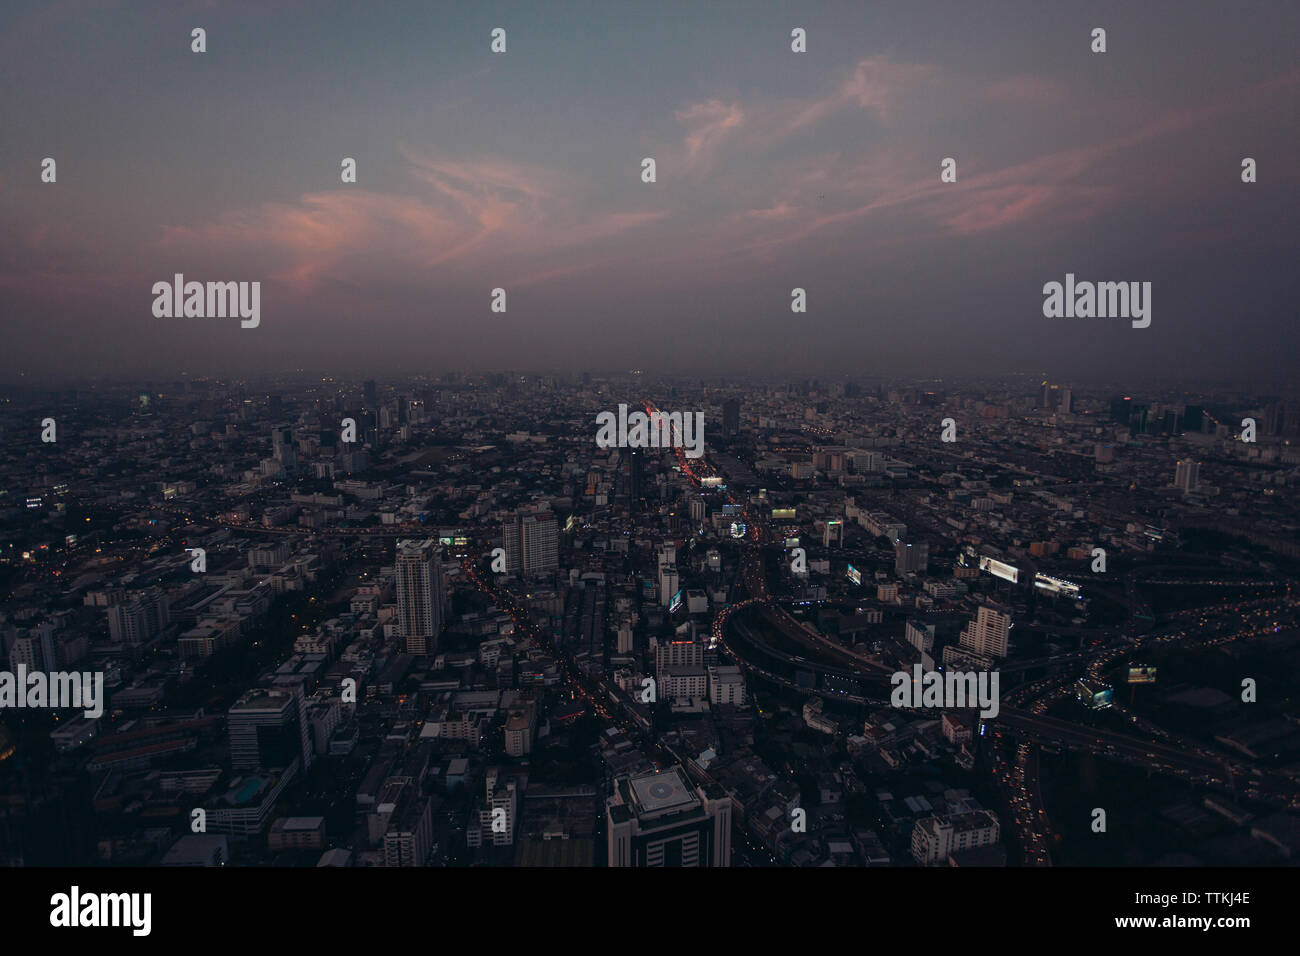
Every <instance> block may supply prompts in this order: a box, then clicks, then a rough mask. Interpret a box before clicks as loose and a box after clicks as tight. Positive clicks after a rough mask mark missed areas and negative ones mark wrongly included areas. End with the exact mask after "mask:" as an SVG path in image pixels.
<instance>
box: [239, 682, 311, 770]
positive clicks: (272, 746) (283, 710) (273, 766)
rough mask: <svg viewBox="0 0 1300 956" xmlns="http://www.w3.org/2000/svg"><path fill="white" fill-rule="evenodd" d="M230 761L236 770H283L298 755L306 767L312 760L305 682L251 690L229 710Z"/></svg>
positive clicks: (304, 768)
mask: <svg viewBox="0 0 1300 956" xmlns="http://www.w3.org/2000/svg"><path fill="white" fill-rule="evenodd" d="M226 729H227V732H228V733H229V737H230V765H231V767H232V768H234V769H235V770H280V769H285V768H287V767H289V766H291V765H292V764H293V763H294V761H295V759H297V760H299V761H300V764H299V766H300V767H301V769H302V770H303V771H306V770H307V769H309V768H310V767H311V764H312V757H313V754H312V743H311V734H310V731H309V728H308V726H307V703H306V700H305V699H304V698H303V694H302V687H301V686H291V687H277V688H274V689H272V688H265V687H259V688H256V689H254V690H250V691H248V692H247V693H246V694H244V695H243V696H242V697H240V698H239V700H237V701H235V702H234V703H233V704H231V705H230V710H229V711H228V712H227V714H226Z"/></svg>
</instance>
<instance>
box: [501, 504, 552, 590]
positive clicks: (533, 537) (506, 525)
mask: <svg viewBox="0 0 1300 956" xmlns="http://www.w3.org/2000/svg"><path fill="white" fill-rule="evenodd" d="M501 540H502V546H503V547H504V548H505V552H506V571H507V572H508V573H510V574H519V575H522V576H523V577H526V578H529V577H538V576H541V575H544V574H547V573H548V572H552V571H554V570H555V569H556V568H558V567H559V566H560V530H559V527H558V525H557V524H556V521H555V515H554V513H552V512H551V511H548V510H545V509H537V510H532V511H528V510H521V511H516V512H513V513H511V514H508V515H506V516H505V518H504V519H503V520H502V522H501Z"/></svg>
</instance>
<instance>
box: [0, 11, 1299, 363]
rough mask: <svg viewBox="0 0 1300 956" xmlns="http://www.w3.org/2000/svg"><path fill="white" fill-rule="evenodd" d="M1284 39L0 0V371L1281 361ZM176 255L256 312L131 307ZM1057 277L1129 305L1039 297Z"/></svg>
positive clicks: (984, 21) (1292, 297)
mask: <svg viewBox="0 0 1300 956" xmlns="http://www.w3.org/2000/svg"><path fill="white" fill-rule="evenodd" d="M195 27H202V28H203V29H204V30H205V31H206V44H207V50H206V52H204V53H195V52H192V51H191V30H192V29H193V28H195ZM498 27H500V28H502V29H504V30H505V31H506V52H505V53H500V54H497V53H493V52H492V51H491V49H490V45H491V39H492V38H491V32H492V30H493V29H494V28H498ZM796 27H799V28H802V29H804V30H806V34H807V52H805V53H795V52H792V50H791V31H792V30H793V29H794V28H796ZM1096 27H1102V28H1104V29H1105V30H1106V47H1107V49H1106V52H1105V53H1094V52H1092V49H1091V47H1092V44H1093V40H1092V31H1093V29H1094V28H1096ZM1297 40H1300V5H1297V4H1295V3H1292V2H1283V0H1279V2H1258V0H1244V2H1240V3H1238V2H1234V3H1231V4H1226V3H1201V2H1179V3H1170V2H1143V3H1140V4H1135V3H1131V2H1120V3H1069V4H1045V3H1042V2H1040V0H1031V2H1024V3H1021V2H1014V3H1013V2H996V0H994V2H988V3H985V2H980V3H970V2H964V0H963V2H956V3H929V2H920V0H918V2H870V3H867V2H863V0H858V2H850V3H830V2H826V3H815V2H803V3H773V2H761V0H750V2H743V3H721V2H711V0H692V2H679V0H659V2H655V3H649V2H637V3H631V2H623V0H602V2H585V3H578V2H553V0H547V2H535V0H532V2H527V3H493V2H476V3H438V2H428V0H425V2H420V3H383V2H378V0H377V2H375V3H364V4H363V3H352V4H343V3H333V2H325V0H312V2H278V0H259V2H256V3H243V2H240V3H226V2H200V3H187V2H166V3H146V2H122V3H112V2H93V0H85V2H77V3H67V2H54V3H43V4H30V5H28V4H25V3H20V2H12V0H11V2H8V3H5V4H3V5H2V7H0V130H2V132H0V225H2V227H3V228H0V334H2V335H3V343H4V347H3V348H2V349H0V382H8V383H14V382H24V383H27V384H35V383H38V382H45V381H49V382H57V381H63V380H70V379H75V378H99V377H108V378H129V377H132V376H138V377H140V378H143V379H149V378H172V377H177V376H179V375H180V374H181V373H185V374H189V375H203V374H220V375H230V374H242V373H247V374H250V375H251V374H257V373H263V372H269V371H277V370H297V369H303V370H305V371H308V372H313V373H314V372H316V371H319V372H321V373H322V374H330V375H350V374H355V375H366V376H372V375H380V376H383V375H392V376H397V375H401V374H406V373H412V372H440V371H448V370H463V371H481V370H485V369H520V370H529V371H533V370H536V371H543V370H571V371H581V370H626V369H632V368H641V369H644V370H646V371H648V372H681V373H686V374H690V375H696V374H698V375H700V376H702V377H708V376H710V375H719V376H735V375H740V374H744V373H746V372H755V373H760V374H763V375H773V374H775V375H778V376H780V375H782V374H785V373H789V374H791V375H796V374H807V375H825V376H837V375H844V376H854V375H859V376H876V375H888V374H902V375H918V376H927V377H931V376H940V377H941V376H944V375H958V374H963V373H971V372H979V373H982V374H983V373H992V374H996V373H999V372H1002V371H1014V372H1039V371H1041V372H1043V373H1044V374H1046V375H1048V376H1050V377H1051V378H1052V379H1053V380H1062V381H1066V380H1078V381H1086V380H1089V379H1101V378H1105V379H1107V380H1111V378H1113V377H1115V376H1119V377H1127V378H1129V379H1141V378H1142V377H1144V376H1153V377H1161V378H1169V377H1170V376H1186V377H1188V378H1189V380H1190V379H1192V378H1195V377H1206V378H1222V379H1231V380H1234V381H1252V380H1256V379H1258V380H1259V381H1261V382H1276V381H1284V380H1288V379H1289V378H1290V376H1292V374H1293V373H1292V369H1293V367H1294V365H1295V357H1296V354H1297V340H1298V339H1300V331H1297V328H1298V324H1297V318H1298V316H1297V309H1296V301H1297V297H1298V293H1300V279H1298V278H1297V274H1298V272H1300V270H1297V268H1296V264H1297V261H1298V259H1300V256H1297V252H1298V251H1300V250H1298V248H1297V235H1300V231H1298V227H1300V214H1298V210H1300V202H1298V200H1300V192H1298V191H1297V170H1298V168H1300V164H1298V163H1297V157H1300V125H1298V122H1297V118H1298V114H1297V103H1298V102H1300V62H1298V61H1297V57H1296V50H1297V48H1298V44H1297ZM45 157H51V158H54V159H55V161H56V163H57V166H56V170H57V181H56V182H54V183H45V182H42V181H41V166H42V160H43V159H44V158H45ZM345 157H350V158H353V159H355V160H356V164H357V181H356V182H355V183H344V182H342V181H341V176H340V170H341V166H340V164H341V162H342V161H343V159H344V158H345ZM645 157H652V158H654V160H655V163H656V174H657V181H656V182H654V183H645V182H642V176H641V171H642V159H643V158H645ZM946 157H951V158H953V159H955V160H956V175H957V180H956V182H950V183H945V182H941V180H940V162H941V160H943V159H944V158H946ZM1244 157H1251V158H1253V159H1255V161H1256V164H1257V181H1256V182H1254V183H1243V182H1242V181H1241V163H1242V159H1243V158H1244ZM178 272H179V273H182V274H183V275H184V276H185V277H186V280H187V281H189V280H195V281H200V282H206V281H258V282H260V283H261V320H260V324H259V326H258V327H257V328H248V329H246V328H241V327H240V323H239V320H238V319H230V318H215V317H211V318H194V317H191V318H157V317H155V316H154V314H153V309H152V306H153V301H154V296H153V294H152V291H151V290H152V287H153V284H154V283H155V282H159V281H167V282H170V281H171V279H172V277H173V275H174V274H175V273H178ZM1067 273H1073V274H1074V275H1075V276H1076V278H1077V279H1078V280H1080V281H1082V280H1091V281H1099V282H1100V281H1139V282H1150V283H1151V284H1152V295H1151V319H1152V321H1151V325H1150V327H1148V328H1144V329H1135V328H1132V327H1131V324H1130V323H1129V322H1128V321H1126V320H1124V319H1122V318H1121V319H1116V318H1110V319H1097V318H1093V319H1087V318H1047V317H1045V316H1044V315H1043V301H1044V293H1043V286H1044V284H1045V283H1048V282H1053V281H1056V282H1064V281H1065V276H1066V274H1067ZM796 287H798V288H803V289H805V290H806V296H807V312H806V313H802V314H795V313H793V312H792V311H791V290H792V289H794V288H796ZM495 288H503V289H505V290H506V311H505V312H504V313H499V312H496V313H494V312H493V311H492V310H491V302H492V290H493V289H495Z"/></svg>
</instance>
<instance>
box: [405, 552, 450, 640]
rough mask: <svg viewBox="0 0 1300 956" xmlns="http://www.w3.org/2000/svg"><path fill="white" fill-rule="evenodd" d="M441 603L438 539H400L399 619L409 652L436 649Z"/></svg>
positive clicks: (439, 629) (440, 557)
mask: <svg viewBox="0 0 1300 956" xmlns="http://www.w3.org/2000/svg"><path fill="white" fill-rule="evenodd" d="M442 605H443V582H442V554H441V550H440V549H439V548H438V542H437V540H436V539H434V538H429V539H428V540H427V541H423V542H420V541H399V542H397V620H398V624H399V626H400V627H401V631H402V637H403V638H404V639H405V641H406V652H407V653H408V654H433V653H435V652H436V651H437V649H438V635H439V634H441V633H442Z"/></svg>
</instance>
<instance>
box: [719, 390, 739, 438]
mask: <svg viewBox="0 0 1300 956" xmlns="http://www.w3.org/2000/svg"><path fill="white" fill-rule="evenodd" d="M722 434H724V435H727V436H731V435H739V434H740V399H738V398H729V399H727V400H726V401H725V402H723V403H722Z"/></svg>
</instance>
